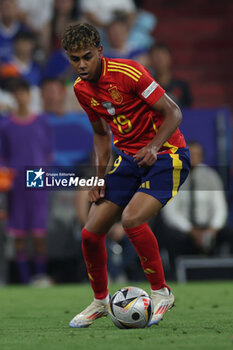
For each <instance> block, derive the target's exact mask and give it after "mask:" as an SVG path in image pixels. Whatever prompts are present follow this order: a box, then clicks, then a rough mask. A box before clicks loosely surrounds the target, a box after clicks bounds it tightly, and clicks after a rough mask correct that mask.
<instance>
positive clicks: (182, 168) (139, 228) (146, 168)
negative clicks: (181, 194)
mask: <svg viewBox="0 0 233 350" xmlns="http://www.w3.org/2000/svg"><path fill="white" fill-rule="evenodd" d="M62 45H63V48H64V49H65V50H66V52H67V55H68V58H69V60H70V63H71V65H72V66H73V68H74V69H75V71H76V72H77V74H78V78H77V80H76V81H75V84H74V90H75V94H76V96H77V98H78V100H79V102H80V104H81V105H82V107H83V108H84V110H85V111H86V112H87V114H88V117H89V119H90V122H91V124H92V127H93V131H94V150H95V155H96V165H97V167H96V169H97V176H98V177H100V178H103V177H104V176H105V172H106V169H107V164H108V161H109V158H110V153H111V143H112V135H111V131H110V128H109V126H108V124H109V125H110V127H111V130H112V133H113V135H114V144H115V146H116V147H118V149H119V155H118V158H117V159H116V161H115V163H114V165H113V168H112V169H111V171H109V172H108V173H107V175H106V176H105V186H103V187H101V188H98V187H94V188H92V189H91V190H90V192H89V199H90V201H91V202H93V204H92V206H91V209H90V212H89V216H88V219H87V222H86V225H85V226H84V228H83V230H82V249H83V255H84V259H85V262H86V267H87V271H88V275H89V279H90V283H91V286H92V289H93V291H94V301H93V302H92V303H91V304H90V305H89V306H88V307H87V308H86V309H85V310H84V311H82V312H81V313H79V314H78V315H76V316H75V317H74V318H73V319H72V320H71V322H70V327H75V328H77V327H88V326H89V325H91V324H92V323H93V322H94V320H96V319H97V318H99V317H102V316H106V315H107V313H108V303H109V291H108V281H107V264H106V263H107V254H106V247H105V238H106V233H107V232H108V230H109V229H110V227H111V226H112V225H113V223H114V222H115V221H116V219H117V218H118V217H119V216H120V215H121V221H122V225H123V227H124V230H125V232H126V234H127V236H128V238H129V239H130V241H131V242H132V244H133V245H134V247H135V249H136V251H137V253H138V255H139V257H140V261H141V264H142V268H143V270H144V272H145V274H146V277H147V279H148V281H149V283H150V286H151V297H152V300H153V303H154V306H155V311H154V315H153V318H152V320H151V322H150V324H149V325H152V324H157V323H159V321H160V320H161V319H162V318H163V315H164V314H165V312H166V311H168V310H169V309H170V308H171V307H172V306H173V304H174V296H173V294H172V293H171V290H170V288H169V287H168V286H167V285H166V282H165V278H164V271H163V266H162V262H161V258H160V254H159V247H158V243H157V240H156V237H155V235H154V234H153V232H152V231H151V230H150V228H149V227H148V224H147V221H148V220H149V219H150V218H151V217H153V216H154V215H156V214H157V213H158V212H159V210H160V209H161V208H162V207H163V206H164V205H165V204H166V203H167V202H168V201H169V200H170V199H171V198H172V197H173V196H174V195H175V194H176V193H177V191H178V189H179V187H180V185H181V184H182V183H183V182H184V180H185V178H186V177H187V175H188V171H189V167H190V162H189V151H188V149H187V147H186V143H185V140H184V137H183V135H182V134H181V133H180V131H179V129H178V126H179V124H180V122H181V119H182V115H181V112H180V109H179V107H178V106H177V105H176V104H175V103H174V102H173V101H172V100H171V99H170V98H169V97H168V96H167V95H166V94H165V91H164V90H163V89H162V88H161V87H160V86H159V84H158V83H157V82H156V81H154V79H153V78H152V77H151V75H150V74H149V72H148V71H147V70H146V69H145V68H144V67H143V66H141V65H140V64H138V63H136V62H134V61H131V60H126V59H109V58H106V57H102V50H103V47H102V46H101V45H100V35H99V33H98V31H97V30H96V29H95V28H94V27H93V26H91V25H89V24H86V23H83V24H75V25H70V26H69V27H68V28H67V29H66V31H65V33H64V35H63V39H62Z"/></svg>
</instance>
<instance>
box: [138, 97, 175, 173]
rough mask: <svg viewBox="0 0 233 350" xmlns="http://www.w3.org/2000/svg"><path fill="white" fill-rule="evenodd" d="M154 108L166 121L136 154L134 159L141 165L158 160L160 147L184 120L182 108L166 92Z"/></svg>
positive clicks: (151, 163) (147, 164) (149, 164)
mask: <svg viewBox="0 0 233 350" xmlns="http://www.w3.org/2000/svg"><path fill="white" fill-rule="evenodd" d="M152 108H154V109H155V110H156V111H158V112H160V113H161V114H162V115H163V116H164V121H163V123H162V124H161V126H160V128H159V130H158V132H157V133H156V135H155V137H154V138H153V139H152V140H151V142H150V143H149V144H148V145H147V146H145V147H143V148H142V149H140V150H139V151H138V152H137V154H135V156H134V160H135V161H137V162H138V165H140V166H151V165H153V164H154V163H155V162H156V160H157V153H158V151H159V149H160V148H161V147H162V145H163V144H164V143H165V142H166V141H167V140H168V139H169V138H170V137H171V136H172V135H173V134H174V132H175V131H176V129H177V128H178V126H179V124H180V122H181V120H182V113H181V110H180V108H179V107H178V106H177V104H176V103H175V102H174V101H172V99H170V98H169V97H168V96H167V95H166V94H164V95H163V96H162V97H161V98H160V99H159V100H158V101H157V102H156V103H155V104H154V105H153V106H152Z"/></svg>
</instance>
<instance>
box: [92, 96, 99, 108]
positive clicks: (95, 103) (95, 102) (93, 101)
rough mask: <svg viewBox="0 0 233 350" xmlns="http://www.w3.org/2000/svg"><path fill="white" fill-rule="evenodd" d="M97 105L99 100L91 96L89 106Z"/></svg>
mask: <svg viewBox="0 0 233 350" xmlns="http://www.w3.org/2000/svg"><path fill="white" fill-rule="evenodd" d="M99 105H100V104H99V102H98V101H96V100H95V99H94V98H93V97H92V99H91V106H92V107H96V106H99Z"/></svg>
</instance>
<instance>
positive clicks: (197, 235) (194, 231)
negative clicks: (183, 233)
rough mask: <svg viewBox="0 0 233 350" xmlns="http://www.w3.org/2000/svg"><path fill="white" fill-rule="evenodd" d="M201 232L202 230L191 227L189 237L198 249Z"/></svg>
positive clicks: (200, 242)
mask: <svg viewBox="0 0 233 350" xmlns="http://www.w3.org/2000/svg"><path fill="white" fill-rule="evenodd" d="M202 232H203V230H201V229H198V228H196V227H192V229H191V231H190V235H191V237H192V239H193V240H194V243H195V244H196V246H197V247H199V248H201V247H202Z"/></svg>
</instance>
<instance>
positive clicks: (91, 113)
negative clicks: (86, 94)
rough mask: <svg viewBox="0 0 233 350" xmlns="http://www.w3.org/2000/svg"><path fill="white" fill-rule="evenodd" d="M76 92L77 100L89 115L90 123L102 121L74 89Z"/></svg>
mask: <svg viewBox="0 0 233 350" xmlns="http://www.w3.org/2000/svg"><path fill="white" fill-rule="evenodd" d="M74 92H75V95H76V97H77V100H78V101H79V103H80V106H81V107H82V108H83V109H84V111H85V112H86V113H87V115H88V118H89V120H90V122H91V123H92V122H96V121H97V120H99V119H100V117H99V116H98V114H97V113H95V112H94V111H93V110H92V109H91V108H90V107H89V106H87V105H86V104H85V101H83V100H82V98H81V96H80V95H79V94H78V93H77V90H76V89H75V87H74Z"/></svg>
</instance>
